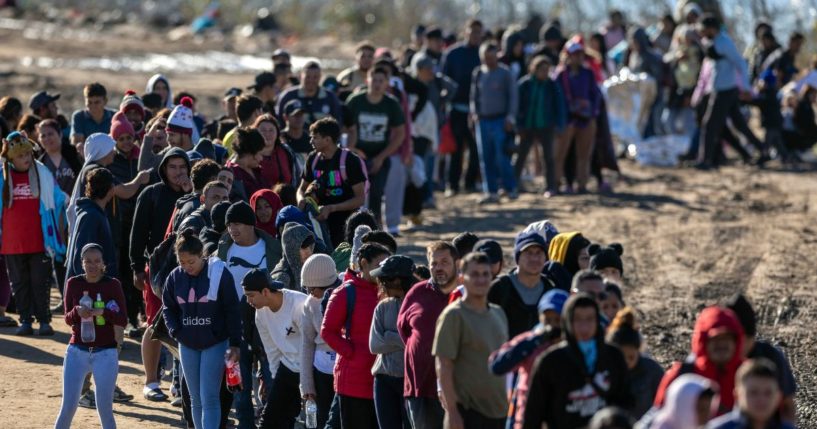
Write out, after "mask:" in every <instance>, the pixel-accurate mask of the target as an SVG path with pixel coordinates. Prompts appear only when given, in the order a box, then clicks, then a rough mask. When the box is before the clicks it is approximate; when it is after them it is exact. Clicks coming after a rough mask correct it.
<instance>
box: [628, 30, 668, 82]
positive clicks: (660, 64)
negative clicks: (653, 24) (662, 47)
mask: <svg viewBox="0 0 817 429" xmlns="http://www.w3.org/2000/svg"><path fill="white" fill-rule="evenodd" d="M632 38H633V39H634V40H635V41H636V42H637V43H638V45H639V47H640V49H641V50H640V51H638V52H636V51H635V50H631V51H630V55H629V58H628V60H629V61H628V66H629V67H630V70H632V71H633V72H636V73H642V72H643V73H647V74H648V75H650V77H652V78H653V79H655V83H656V85H659V84H660V83H661V79H662V78H663V71H664V61H663V59H662V58H661V56H660V55H659V54H658V53H657V52H656V51H655V50H654V48H653V45H652V42H651V41H650V37H649V36H648V35H647V32H646V31H644V29H643V28H641V27H637V28H636V29H634V30H633V32H632Z"/></svg>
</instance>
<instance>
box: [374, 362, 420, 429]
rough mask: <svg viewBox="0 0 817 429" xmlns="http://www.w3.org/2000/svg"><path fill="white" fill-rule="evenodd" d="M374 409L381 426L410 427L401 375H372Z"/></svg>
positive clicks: (408, 428)
mask: <svg viewBox="0 0 817 429" xmlns="http://www.w3.org/2000/svg"><path fill="white" fill-rule="evenodd" d="M374 411H375V413H377V424H378V425H380V427H381V428H395V429H400V428H403V429H411V424H410V423H409V420H408V415H407V413H406V406H405V401H404V399H403V377H392V376H388V375H385V374H377V375H375V376H374Z"/></svg>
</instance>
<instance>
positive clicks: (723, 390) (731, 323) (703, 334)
mask: <svg viewBox="0 0 817 429" xmlns="http://www.w3.org/2000/svg"><path fill="white" fill-rule="evenodd" d="M721 333H729V334H732V335H734V336H735V342H736V343H735V353H734V355H733V356H732V359H731V360H729V362H727V363H726V365H725V366H723V367H722V368H721V367H718V366H717V365H715V363H713V362H712V361H711V360H709V357H708V356H707V354H706V345H707V344H708V343H709V339H710V338H712V337H713V336H716V335H718V334H721ZM741 350H743V327H742V326H741V324H740V321H738V318H737V316H735V313H733V312H732V310H728V309H725V308H720V307H716V306H712V307H707V308H705V309H704V310H703V311H701V314H700V315H699V316H698V320H697V321H696V322H695V330H694V331H693V333H692V354H691V355H690V357H689V358H687V361H688V362H689V363H683V364H682V363H681V362H675V363H674V364H673V365H672V368H670V369H669V371H667V372H666V374H664V378H663V379H662V380H661V385H660V386H659V387H658V392H657V393H656V394H655V405H656V406H661V405H663V404H664V399H665V397H666V394H667V389H668V388H669V386H670V384H672V382H673V381H674V380H675V379H676V378H678V376H680V375H681V374H683V373H687V372H692V373H695V374H698V375H702V376H704V377H706V378H708V379H709V380H712V381H714V382H715V383H717V384H718V387H719V388H720V403H719V404H718V413H717V415H722V414H725V413H727V412H729V411H731V410H732V407H734V406H735V395H734V390H735V373H737V371H738V367H739V366H740V364H741V363H742V362H743V358H742V357H741V353H740V351H741ZM690 364H691V365H690Z"/></svg>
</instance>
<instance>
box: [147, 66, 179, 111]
mask: <svg viewBox="0 0 817 429" xmlns="http://www.w3.org/2000/svg"><path fill="white" fill-rule="evenodd" d="M145 93H147V94H150V93H155V94H159V96H160V97H162V102H161V105H162V106H163V107H165V108H168V109H172V108H173V91H172V90H171V89H170V81H168V80H167V78H166V77H165V76H164V75H163V74H160V73H157V74H155V75H153V76H151V77H150V79H148V83H147V85H145Z"/></svg>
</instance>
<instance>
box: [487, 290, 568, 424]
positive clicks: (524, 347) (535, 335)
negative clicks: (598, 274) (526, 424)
mask: <svg viewBox="0 0 817 429" xmlns="http://www.w3.org/2000/svg"><path fill="white" fill-rule="evenodd" d="M569 296H570V295H569V294H568V293H567V292H565V291H563V290H561V289H551V290H549V291H548V292H547V293H545V294H544V295H543V296H542V299H540V300H539V305H538V306H537V310H538V312H539V323H538V324H537V325H536V326H534V327H533V329H531V330H529V331H526V332H523V333H521V334H519V335H517V336H515V337H513V338H511V340H510V341H508V342H506V343H505V344H503V345H502V347H500V348H499V350H497V351H495V352H493V353H492V354H491V357H490V358H489V360H488V364H489V365H490V367H491V372H492V373H494V374H495V375H503V374H508V373H512V372H516V373H518V378H517V379H516V385H515V387H514V392H513V393H514V394H513V395H512V397H515V398H516V402H515V403H514V404H512V406H513V414H512V415H511V416H510V417H509V419H512V424H513V429H522V424H523V421H524V418H525V405H526V404H527V402H528V386H529V385H530V377H531V371H532V369H533V363H534V362H535V361H536V359H537V358H538V357H539V356H540V355H541V354H542V353H544V352H545V351H546V350H547V349H548V348H550V347H551V346H552V345H554V344H556V343H557V342H558V341H559V340H560V338H561V335H562V329H561V326H562V318H561V315H562V307H564V304H565V301H567V298H568V297H569Z"/></svg>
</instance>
